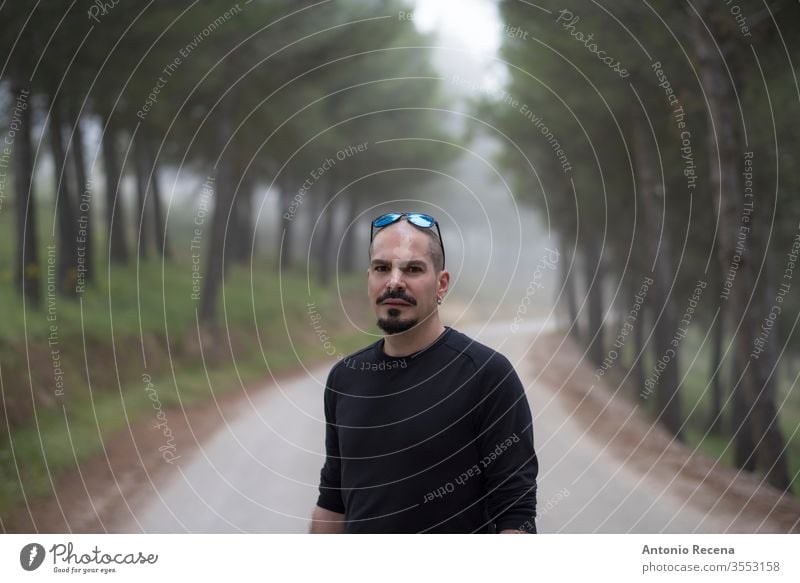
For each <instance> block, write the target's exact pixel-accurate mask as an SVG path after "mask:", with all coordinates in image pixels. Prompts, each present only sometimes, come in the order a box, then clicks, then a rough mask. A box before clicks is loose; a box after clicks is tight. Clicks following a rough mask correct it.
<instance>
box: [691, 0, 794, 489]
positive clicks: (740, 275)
mask: <svg viewBox="0 0 800 583" xmlns="http://www.w3.org/2000/svg"><path fill="white" fill-rule="evenodd" d="M696 7H697V8H698V12H699V15H700V17H701V18H702V19H703V22H704V23H705V25H710V26H711V29H712V30H713V31H714V37H712V36H710V35H709V33H708V31H707V30H706V29H705V25H704V24H703V23H702V22H701V21H699V20H698V19H697V18H696V17H694V16H693V15H692V16H690V17H691V18H692V20H693V25H694V26H693V29H692V33H693V34H692V40H693V43H694V47H695V51H696V53H697V56H698V62H699V65H700V67H699V71H700V77H701V80H702V83H703V88H704V89H705V93H706V96H707V99H708V106H709V111H708V114H709V117H710V119H711V120H712V121H713V124H710V125H711V126H712V127H714V128H715V130H716V132H717V134H716V135H714V133H713V132H709V139H708V153H709V160H710V161H711V162H710V172H709V180H710V184H709V187H710V188H709V189H708V190H709V191H710V192H711V193H712V196H713V198H712V202H713V204H714V208H719V209H720V216H719V229H718V230H717V237H718V239H717V241H718V243H719V259H720V262H721V264H722V270H723V273H726V272H727V271H728V267H729V265H730V263H731V261H732V258H733V257H734V255H739V256H740V257H741V261H740V262H739V266H738V270H737V272H736V280H735V281H734V283H733V286H732V288H731V291H730V296H729V300H728V303H729V304H730V306H729V307H730V312H731V316H732V320H731V321H732V322H736V325H734V326H733V327H732V328H731V330H737V327H738V330H737V331H736V351H735V354H736V358H737V359H739V361H740V362H741V363H744V364H743V366H744V378H743V379H742V384H741V385H739V389H738V390H741V391H743V392H744V404H745V407H746V409H747V410H749V411H751V417H750V420H751V429H752V436H751V438H752V447H753V448H754V452H753V453H755V458H756V463H757V465H758V467H759V468H760V469H761V470H763V471H764V472H765V474H766V478H767V481H768V482H769V483H770V484H772V485H773V486H775V487H776V488H779V489H781V490H788V489H789V487H790V485H791V481H790V478H789V470H788V465H787V462H786V453H785V447H784V440H783V437H782V435H781V432H780V428H779V425H778V418H777V414H778V412H777V408H776V406H775V401H774V394H773V393H774V387H773V383H772V377H771V369H772V365H773V363H772V362H771V361H772V360H773V358H774V357H773V356H772V355H773V354H774V353H773V351H772V349H771V347H770V344H771V343H772V342H774V338H772V337H770V338H768V339H767V341H766V347H765V349H764V351H763V353H762V354H760V355H754V353H753V352H752V351H751V349H752V348H753V342H754V340H755V339H757V338H758V337H759V334H760V333H761V324H762V322H763V321H764V319H765V318H766V317H767V316H768V315H769V314H770V313H771V312H770V309H771V302H772V301H773V299H772V298H770V297H768V296H766V295H765V294H766V293H769V292H770V285H763V286H762V288H763V289H764V293H760V292H759V290H758V289H757V284H758V280H757V277H758V275H757V273H758V261H757V259H758V254H757V253H754V249H747V248H746V247H745V249H744V250H743V251H740V252H738V253H737V250H736V243H737V239H738V237H739V234H740V233H741V232H742V227H743V226H745V225H744V224H743V219H742V218H741V217H742V216H744V212H743V211H744V210H745V209H748V208H749V209H750V211H752V210H753V207H754V204H755V201H754V200H753V198H752V195H750V199H749V200H748V197H747V196H745V197H744V201H743V204H740V203H742V198H743V197H742V193H743V192H744V190H743V184H742V182H741V180H740V174H739V173H740V171H741V166H742V157H743V153H744V150H745V149H744V141H743V139H742V136H741V132H740V128H739V118H738V115H737V108H736V94H735V88H734V87H733V86H732V85H731V83H730V80H729V79H728V77H727V68H726V67H725V66H724V65H723V62H722V60H721V59H720V58H719V54H718V53H717V46H723V47H726V54H725V55H724V57H725V61H726V62H727V63H728V66H729V67H730V68H731V70H732V71H733V73H734V75H736V76H737V77H739V78H740V77H741V75H740V74H739V75H737V73H740V69H741V67H740V65H741V63H742V62H743V59H744V58H749V55H750V49H749V47H748V46H747V44H746V43H744V42H742V41H741V39H740V38H739V37H738V36H736V35H737V31H736V30H735V29H733V28H731V27H728V26H724V25H721V24H719V23H721V22H725V20H723V18H727V17H729V14H727V13H726V11H727V9H725V8H724V7H722V8H720V6H719V5H717V3H715V2H712V1H711V0H698V1H697V2H696ZM690 14H692V13H691V12H690ZM763 214H764V213H763V212H760V211H759V209H756V212H754V213H752V215H751V216H752V217H753V219H752V223H751V225H750V228H751V230H752V233H753V236H754V238H755V237H758V236H760V231H761V230H762V229H765V228H768V226H767V225H764V224H763V222H762V221H761V220H760V219H759V218H758V217H759V216H760V215H763ZM765 238H766V237H762V238H761V239H762V240H765ZM762 250H764V251H765V249H762ZM751 294H752V299H753V300H754V301H753V303H752V304H751V305H750V309H747V306H748V303H749V301H750V299H751ZM737 320H738V322H737ZM774 334H775V332H774V330H773V332H772V335H773V336H774ZM749 457H750V456H748V459H749Z"/></svg>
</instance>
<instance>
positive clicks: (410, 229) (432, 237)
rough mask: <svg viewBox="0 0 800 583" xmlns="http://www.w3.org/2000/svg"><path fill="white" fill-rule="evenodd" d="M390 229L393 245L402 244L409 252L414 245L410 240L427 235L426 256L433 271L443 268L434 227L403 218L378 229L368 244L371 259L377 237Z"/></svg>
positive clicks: (440, 250)
mask: <svg viewBox="0 0 800 583" xmlns="http://www.w3.org/2000/svg"><path fill="white" fill-rule="evenodd" d="M389 231H392V234H393V235H396V236H395V237H394V238H393V241H394V243H395V246H398V245H399V246H402V247H405V248H406V249H407V251H408V252H409V253H410V252H411V250H412V247H413V246H416V245H414V244H413V243H412V242H414V241H416V240H419V238H420V236H423V237H427V251H428V253H427V254H428V256H429V257H430V259H431V262H432V264H433V268H434V271H435V272H436V273H439V272H440V271H442V270H443V269H444V255H443V254H442V243H441V241H439V236H438V234H437V233H436V230H435V229H425V228H422V227H417V226H415V225H413V224H411V223H409V222H408V221H407V220H406V219H405V218H403V219H401V220H399V221H397V222H396V223H392V224H391V225H388V226H386V227H383V228H381V229H379V230H378V231H377V232H376V233H375V236H374V237H373V239H372V242H371V243H370V245H369V258H370V261H371V260H372V250H373V247H374V246H375V243H376V242H377V241H378V238H379V237H381V236H382V235H386V234H388V232H389Z"/></svg>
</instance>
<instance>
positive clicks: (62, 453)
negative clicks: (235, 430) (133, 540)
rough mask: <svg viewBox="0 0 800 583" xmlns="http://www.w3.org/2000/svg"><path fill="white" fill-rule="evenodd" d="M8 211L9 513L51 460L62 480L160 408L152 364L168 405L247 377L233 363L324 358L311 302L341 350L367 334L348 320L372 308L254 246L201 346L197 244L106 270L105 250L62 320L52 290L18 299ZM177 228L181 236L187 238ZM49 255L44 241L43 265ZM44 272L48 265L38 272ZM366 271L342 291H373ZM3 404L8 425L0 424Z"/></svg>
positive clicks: (252, 372) (4, 297)
mask: <svg viewBox="0 0 800 583" xmlns="http://www.w3.org/2000/svg"><path fill="white" fill-rule="evenodd" d="M4 210H7V209H4ZM10 215H11V213H10V212H3V213H2V214H0V306H2V307H3V318H2V325H1V326H0V380H1V381H2V391H3V394H2V403H3V407H4V408H5V409H4V410H2V411H0V412H2V413H3V414H2V415H0V429H2V432H0V517H7V516H8V515H9V513H10V512H11V511H12V510H13V509H15V508H17V507H19V505H20V504H21V503H22V500H23V488H24V494H25V496H27V497H28V498H30V497H32V496H33V497H36V496H42V495H47V494H48V493H49V492H51V491H52V487H51V484H50V478H49V477H48V470H49V472H50V474H51V475H52V476H53V479H54V480H57V479H58V477H60V476H61V475H63V474H64V473H65V472H68V471H70V470H73V469H74V468H75V467H76V460H77V462H78V463H80V462H83V461H85V460H86V459H88V458H91V457H92V456H96V455H100V454H102V449H103V443H104V442H105V441H108V440H109V439H110V438H111V437H112V436H114V435H115V434H118V433H119V432H125V431H127V429H126V428H127V424H128V423H137V422H139V421H141V420H145V419H148V418H150V417H152V415H153V411H154V410H153V406H152V401H151V400H150V399H149V398H148V395H147V393H146V391H145V390H144V383H143V381H142V375H144V374H148V375H149V376H150V377H151V379H152V382H153V384H154V385H155V386H156V388H157V392H158V398H159V400H160V402H161V405H162V407H163V408H164V410H165V411H166V412H167V415H168V416H169V412H168V411H169V410H170V409H172V410H173V411H175V410H176V409H177V408H179V407H181V406H183V407H191V406H192V405H197V404H201V403H204V402H207V401H208V400H210V399H212V398H213V397H214V396H219V395H222V394H224V393H226V392H229V391H237V390H241V387H240V384H239V378H237V373H238V375H239V377H240V378H241V379H242V381H243V382H249V381H254V380H258V379H260V378H266V377H268V376H269V373H270V372H272V373H279V372H281V371H285V370H290V369H295V368H298V367H299V366H300V364H301V363H304V364H308V363H313V362H319V361H321V360H324V359H326V358H328V357H327V356H326V354H325V351H324V350H323V347H322V345H321V343H320V342H319V339H318V338H317V336H316V335H315V333H314V329H313V327H312V324H311V321H310V318H309V314H308V308H307V302H310V301H313V302H314V303H315V305H316V309H317V313H319V314H320V315H321V316H322V324H323V326H324V327H325V328H326V329H327V330H328V331H329V334H330V336H331V338H332V340H333V342H334V343H335V346H336V349H337V351H339V352H342V353H344V354H347V353H349V352H352V351H354V350H356V349H357V348H360V347H362V346H364V345H366V344H367V343H368V342H371V341H372V339H371V338H370V337H368V336H365V335H364V334H363V333H361V332H359V331H357V330H356V329H355V328H354V327H353V326H352V325H351V324H350V323H349V322H348V320H347V316H351V317H352V316H355V318H356V321H358V322H363V321H364V320H363V316H364V315H363V314H345V313H344V311H343V310H342V308H341V306H340V298H339V296H338V294H337V288H336V285H335V284H334V285H332V286H330V287H329V288H324V289H323V288H320V287H319V286H318V285H316V284H314V283H313V282H312V283H311V284H310V285H309V282H308V281H307V280H306V278H305V271H302V270H298V271H294V272H289V273H285V274H282V275H279V274H277V273H276V270H275V267H274V265H272V263H271V262H270V261H267V260H264V259H262V258H256V260H255V262H254V269H253V272H252V274H251V272H250V270H249V268H244V267H234V268H231V269H230V270H229V271H228V274H227V275H226V280H225V287H224V294H223V292H222V290H221V293H220V298H219V302H220V303H219V310H218V314H219V318H218V325H217V326H216V327H211V328H207V329H205V330H204V334H205V336H204V339H203V353H202V355H201V353H200V349H199V343H198V340H197V322H196V312H197V309H198V308H199V302H198V301H195V300H193V299H191V293H192V278H191V273H192V272H191V257H190V256H189V254H188V244H187V245H185V247H186V251H187V252H186V253H183V254H181V253H178V254H177V257H176V258H175V259H174V260H173V261H172V262H170V263H169V264H168V265H166V267H165V268H163V269H162V266H161V262H160V261H159V260H156V259H151V260H148V261H144V262H141V263H140V264H139V265H138V266H137V265H136V264H131V265H126V266H116V265H115V266H112V267H111V269H108V268H107V267H106V266H104V265H103V264H102V263H103V261H97V262H96V263H95V266H96V269H97V271H96V272H95V278H96V279H95V282H94V283H93V284H92V285H91V287H89V288H88V289H87V291H86V292H85V294H83V295H82V296H81V301H78V300H77V299H75V298H71V297H69V296H64V295H58V296H57V297H56V300H55V311H54V312H53V313H54V314H55V320H52V319H51V320H48V314H49V311H48V309H47V304H46V302H45V303H44V305H43V306H42V307H41V308H35V307H33V306H31V305H27V306H26V307H25V308H23V304H22V301H21V298H20V297H19V295H18V294H17V292H16V290H15V289H14V286H13V284H12V280H11V273H12V271H11V270H12V268H13V261H12V259H11V258H12V257H13V241H12V236H13V230H12V229H11V228H10ZM40 232H41V229H40ZM179 241H180V237H178V236H176V237H174V238H173V246H174V248H175V249H176V250H178V251H180V248H181V245H180V242H179ZM44 245H46V241H45V238H44V237H43V238H42V247H44ZM46 257H47V256H46V254H45V253H44V252H43V254H42V255H41V258H42V259H43V260H44V263H43V267H44V268H45V270H46ZM98 259H99V258H98ZM203 264H204V262H203ZM46 277H47V273H46V271H45V273H43V279H44V281H43V284H45V283H46ZM363 279H364V278H363V275H356V276H349V277H345V278H343V279H342V280H341V281H340V282H339V285H340V286H341V294H342V297H343V298H344V299H345V300H347V299H348V298H357V297H359V295H364V294H365V290H364V281H363ZM137 282H138V285H137ZM223 296H224V297H223ZM350 303H351V304H352V303H353V302H352V301H351V302H350ZM355 303H358V302H355ZM363 307H364V308H366V303H364V305H363ZM367 309H368V308H367ZM51 325H56V326H57V336H58V344H57V345H54V346H55V348H57V349H58V350H59V355H60V357H61V359H62V362H61V366H62V368H63V371H64V377H65V387H64V394H63V396H58V395H56V392H55V390H54V378H53V362H52V354H51V346H48V343H47V339H48V333H49V332H50V326H51ZM287 328H288V332H287ZM259 339H260V342H261V347H259ZM229 340H230V345H229ZM142 345H143V346H144V355H143V354H142V352H143V349H142ZM262 348H263V354H262ZM234 360H235V366H234ZM204 362H205V364H206V365H207V367H208V378H206V371H205V370H204V367H203V363H204ZM87 369H88V373H87ZM173 372H174V378H173ZM209 380H210V382H209ZM209 384H210V385H211V387H213V395H212V391H211V389H210V388H209ZM177 410H178V411H179V409H177ZM173 414H180V413H173ZM6 415H8V417H9V419H10V420H11V426H10V428H9V427H7V426H5V425H4V424H5V416H6ZM18 473H19V477H18Z"/></svg>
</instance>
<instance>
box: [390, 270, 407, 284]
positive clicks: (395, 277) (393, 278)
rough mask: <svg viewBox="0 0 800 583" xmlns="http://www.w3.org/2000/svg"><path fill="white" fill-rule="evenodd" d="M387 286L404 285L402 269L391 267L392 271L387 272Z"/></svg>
mask: <svg viewBox="0 0 800 583" xmlns="http://www.w3.org/2000/svg"><path fill="white" fill-rule="evenodd" d="M388 286H389V287H390V288H403V287H405V282H404V281H403V271H402V270H401V269H400V268H399V267H395V268H394V269H392V272H391V273H390V274H389V281H388Z"/></svg>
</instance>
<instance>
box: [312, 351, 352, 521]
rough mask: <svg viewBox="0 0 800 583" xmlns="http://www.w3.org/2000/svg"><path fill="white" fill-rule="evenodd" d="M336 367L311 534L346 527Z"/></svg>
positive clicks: (328, 398)
mask: <svg viewBox="0 0 800 583" xmlns="http://www.w3.org/2000/svg"><path fill="white" fill-rule="evenodd" d="M335 370H336V367H335V366H334V368H333V369H332V370H331V372H330V374H329V375H328V380H327V382H326V383H325V392H324V397H323V399H324V408H325V463H324V465H323V466H322V470H321V471H320V480H319V498H317V505H316V507H315V508H314V510H313V512H312V513H311V530H310V533H311V534H339V533H343V532H344V528H345V519H344V516H345V515H344V512H345V506H344V500H343V499H342V465H341V457H340V455H339V435H338V431H337V430H336V404H335V398H336V393H335V391H334V390H333V389H332V387H333V378H334V374H335Z"/></svg>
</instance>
